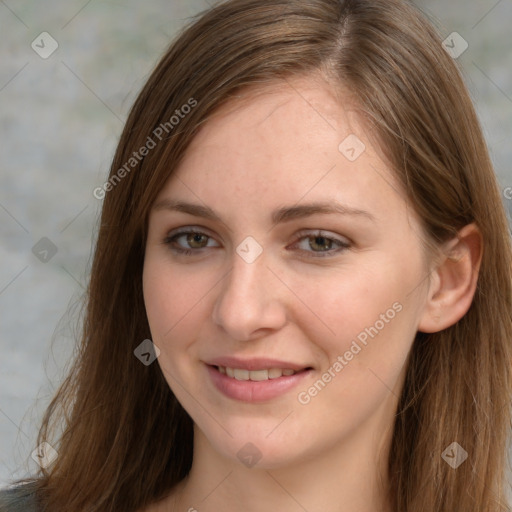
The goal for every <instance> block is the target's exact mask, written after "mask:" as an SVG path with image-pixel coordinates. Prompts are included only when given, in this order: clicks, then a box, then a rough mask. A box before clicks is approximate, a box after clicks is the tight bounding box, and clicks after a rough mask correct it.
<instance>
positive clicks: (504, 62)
mask: <svg viewBox="0 0 512 512" xmlns="http://www.w3.org/2000/svg"><path fill="white" fill-rule="evenodd" d="M213 3H214V0H208V2H207V0H169V1H165V0H148V1H145V2H138V1H135V0H125V1H123V2H121V1H113V0H110V1H106V0H103V1H102V0H89V1H87V0H68V1H66V2H64V1H63V0H45V1H39V2H36V1H35V0H17V1H15V0H5V1H0V34H2V37H3V45H2V46H0V63H1V66H0V126H1V137H0V177H1V180H0V245H1V246H0V262H1V265H0V347H1V354H2V357H1V358H0V487H2V486H3V485H5V484H6V483H7V482H9V481H10V480H11V479H12V478H19V477H23V476H25V475H27V474H29V473H32V472H34V470H35V467H36V466H35V462H34V461H33V460H32V459H31V457H30V453H31V452H32V450H33V449H34V448H35V441H36V432H37V426H38V423H39V422H40V419H41V413H42V411H43V410H44V408H45V406H46V405H47V404H48V401H49V398H50V397H51V395H52V394H53V392H54V391H55V388H56V386H57V385H58V382H59V380H60V379H61V378H62V376H63V374H64V372H65V364H66V361H68V360H69V357H70V355H71V353H72V350H73V343H74V342H73V339H74V336H75V332H74V331H75V330H76V329H75V326H76V322H77V319H78V312H79V306H80V302H79V301H80V299H81V294H82V293H83V290H84V286H85V283H86V281H87V274H88V270H89V266H90V259H91V249H92V243H93V240H94V237H95V234H96V223H97V220H98V214H99V209H100V207H101V201H100V200H98V199H96V198H95V197H94V196H93V194H92V191H93V189H94V188H95V187H98V186H101V185H102V184H103V183H104V181H105V179H106V176H107V172H108V168H109V165H110V160H111V158H112V156H113V151H114V148H115V144H116V142H117V139H118V137H119V135H120V132H121V129H122V127H123V122H124V120H125V119H126V116H127V113H128V110H129V108H130V106H131V103H132V102H133V100H134V99H135V97H136V94H137V92H138V91H139V90H140V88H141V87H142V85H143V83H144V81H145V80H146V79H147V78H148V76H149V73H150V71H151V70H152V68H153V66H154V65H155V64H156V62H157V60H158V59H159V57H160V56H161V54H162V52H163V51H164V49H165V48H166V47H167V45H168V43H169V42H170V40H171V39H172V37H173V36H174V34H175V33H176V32H177V30H179V29H180V28H181V27H182V26H183V25H184V23H186V22H187V21H188V20H187V18H189V17H190V16H191V15H194V14H196V13H197V12H199V11H201V10H203V9H205V8H207V7H208V6H209V5H212V4H213ZM416 3H417V5H419V6H420V7H421V8H422V9H423V10H424V11H425V12H427V13H428V14H429V15H430V16H433V17H434V18H435V19H436V20H438V27H439V28H440V31H441V33H442V34H443V37H447V36H449V35H450V34H452V33H453V32H457V33H458V34H460V36H462V38H463V39H464V40H465V41H467V43H468V48H467V50H466V51H465V52H464V53H462V55H460V57H458V59H457V60H458V62H460V64H461V65H462V67H463V70H464V73H465V76H466V79H467V84H468V87H469V89H470V91H471V94H472V96H473V98H474V100H475V103H476V106H477V109H478V113H479V116H480V119H481V122H482V124H483V128H484V131H485V135H486V137H487V140H488V144H489V147H490V151H491V155H492V158H493V161H494V163H495V167H496V173H497V176H498V179H499V181H500V184H501V188H502V189H503V191H504V194H503V202H504V204H505V206H506V208H507V210H508V211H509V212H511V211H512V199H511V198H512V189H509V193H507V192H506V190H507V187H511V186H512V172H511V168H510V163H511V162H512V36H511V29H510V24H511V22H512V0H500V1H496V0H479V1H475V0H473V1H469V2H468V1H467V0H452V1H450V2H446V1H443V0H428V1H424V2H421V1H417V2H416ZM43 32H46V33H47V34H43V35H41V34H42V33H43ZM449 41H450V40H449ZM57 44H58V48H57V49H56V50H55V51H54V52H53V53H51V55H49V53H50V52H51V51H52V50H53V49H54V46H55V45H57ZM450 44H452V43H450ZM461 44H463V42H462V40H460V39H456V40H455V41H454V43H453V45H454V46H455V50H457V49H459V50H461V49H462V48H463V47H462V46H460V45H461ZM507 197H508V198H507ZM34 246H35V249H34ZM55 251H56V252H55Z"/></svg>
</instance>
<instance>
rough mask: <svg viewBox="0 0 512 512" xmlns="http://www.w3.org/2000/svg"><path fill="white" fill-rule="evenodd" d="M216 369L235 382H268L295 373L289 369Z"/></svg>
mask: <svg viewBox="0 0 512 512" xmlns="http://www.w3.org/2000/svg"><path fill="white" fill-rule="evenodd" d="M217 369H218V370H219V372H220V373H222V374H224V375H227V376H228V377H232V378H235V379H236V380H254V381H261V380H269V379H277V378H279V377H282V376H283V375H284V376H287V375H293V374H294V373H297V372H296V371H295V370H292V369H291V368H269V369H268V370H251V371H249V370H244V369H241V368H228V367H225V366H218V367H217Z"/></svg>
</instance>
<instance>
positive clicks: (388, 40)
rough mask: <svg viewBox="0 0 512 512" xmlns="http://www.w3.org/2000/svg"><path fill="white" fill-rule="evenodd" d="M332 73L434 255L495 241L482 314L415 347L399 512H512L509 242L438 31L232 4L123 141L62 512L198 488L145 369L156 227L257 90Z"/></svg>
mask: <svg viewBox="0 0 512 512" xmlns="http://www.w3.org/2000/svg"><path fill="white" fill-rule="evenodd" d="M317 72H321V73H322V74H323V75H324V76H325V77H327V78H328V80H329V82H330V84H331V85H332V87H333V90H335V91H336V90H341V89H342V88H343V90H345V91H349V92H350V93H351V94H352V96H353V97H354V99H355V100H356V102H357V104H358V106H359V109H360V112H361V116H362V118H363V119H364V120H365V122H366V123H367V126H368V127H369V129H371V131H372V132H373V133H375V134H376V136H377V139H378V143H379V145H380V147H381V149H382V151H383V154H384V155H385V157H386V158H387V159H388V160H389V162H390V164H391V165H392V167H393V169H394V171H395V173H396V175H397V177H398V178H399V180H400V181H401V183H402V184H403V188H404V190H405V191H406V193H407V196H408V198H409V200H410V203H411V205H412V206H413V208H415V209H416V211H417V212H418V214H419V216H420V217H421V219H422V222H423V225H424V230H425V236H426V237H427V239H428V240H429V243H430V244H431V245H432V247H436V246H437V245H439V244H440V242H443V241H445V240H447V239H448V238H451V237H453V236H455V235H456V233H457V231H458V230H459V229H460V228H462V227H463V226H465V225H467V224H469V223H471V222H475V223H476V224H477V225H478V227H479V228H480V231H481V233H482V236H483V241H484V254H483V260H482V264H481V268H480V275H479V279H478V285H477V290H476V292H475V296H474V300H473V303H472V305H471V307H470V309H469V311H468V312H467V313H466V315H465V316H464V317H463V318H462V319H461V320H460V321H459V322H457V323H456V324H455V325H453V326H452V327H450V328H448V329H445V330H443V331H441V332H438V333H434V334H424V333H418V334H417V336H416V339H415V340H414V344H413V346H412V349H411V353H410V357H409V363H408V369H407V375H406V380H405V385H404V388H403V392H402V396H401V399H400V402H399V406H398V410H397V416H396V423H395V428H394V433H393V439H392V448H391V452H390V453H391V455H390V459H389V471H390V477H391V481H390V488H389V494H390V497H391V500H392V503H393V506H394V509H395V510H397V511H400V512H453V511H454V510H457V511H458V512H475V511H478V512H503V511H509V510H510V508H508V506H507V504H506V502H505V496H506V495H505V474H506V467H507V466H506V449H507V445H508V434H509V433H510V427H511V414H512V411H511V403H510V400H511V396H512V371H511V361H512V348H511V340H512V318H511V314H512V292H511V284H512V276H511V262H512V254H511V244H510V233H509V228H508V223H507V219H506V216H505V213H504V208H503V206H502V203H501V197H500V193H499V190H498V186H497V182H496V178H495V175H494V173H493V168H492V165H491V162H490V159H489V156H488V151H487V148H486V144H485V142H484V140H483V137H482V132H481V129H480V126H479V123H478V120H477V116H476V114H475V110H474V108H473V105H472V103H471V100H470V97H469V95H468V93H467V91H466V88H465V86H464V84H463V80H462V78H461V75H460V72H459V71H458V69H457V66H456V64H455V63H454V61H453V59H452V58H451V57H450V56H449V55H448V53H447V52H446V51H445V50H444V49H443V47H442V45H441V39H440V37H439V36H438V34H437V33H436V31H435V30H434V29H433V28H432V25H431V24H430V22H429V21H428V20H427V19H425V18H424V16H423V15H422V14H421V13H420V12H419V11H418V9H416V8H415V7H413V6H412V5H410V4H408V3H406V2H402V1H399V0H345V1H344V0H308V1H303V0H228V1H227V2H224V3H221V4H219V5H217V6H216V7H214V8H212V9H210V10H208V11H206V12H205V13H201V15H200V16H198V18H197V19H196V20H194V21H193V23H191V24H190V25H189V26H188V27H187V28H186V29H184V30H183V32H182V33H181V34H180V35H179V37H178V38H177V39H176V41H175V42H174V43H173V44H172V45H171V46H170V48H169V50H168V51H167V52H166V53H165V55H164V56H163V58H162V59H161V61H160V63H159V64H158V66H157V67H156V69H155V71H154V72H153V74H152V75H151V77H150V78H149V80H148V82H147V83H146V85H145V87H144V88H143V90H142V91H141V93H140V95H139V96H138V98H137V100H136V102H135V104H134V106H133V108H132V110H131V113H130V115H129V118H128V121H127V123H126V126H125V128H124V131H123V134H122V136H121V139H120V141H119V145H118V148H117V151H116V153H115V157H114V160H113V164H112V168H111V171H110V177H109V183H110V185H109V186H106V187H104V189H103V190H104V194H103V195H104V199H103V201H104V203H103V210H102V215H101V225H100V229H99V234H98V238H97V245H96V251H95V255H94V261H93V266H92V272H91V278H90V284H89V287H88V290H87V304H86V316H85V319H84V326H83V337H82V340H81V343H80V346H79V348H78V353H77V356H76V359H75V362H74V365H73V367H72V368H71V371H70V372H69V375H68V377H67V378H66V380H65V381H64V382H63V384H62V386H61V387H60V389H59V391H58V393H57V394H56V396H55V398H54V399H53V401H52V402H51V405H50V407H49V408H48V411H47V413H46V416H45V418H44V422H43V425H42V428H41V431H40V436H39V442H43V441H48V442H50V444H52V446H54V447H55V448H56V449H57V450H58V452H59V457H58V459H57V461H56V462H55V463H54V464H53V465H52V466H50V467H49V468H48V469H46V470H41V474H40V475H38V478H37V479H36V481H37V486H38V494H39V496H40V498H41V502H42V503H44V504H46V505H47V510H48V511H51V512H54V511H63V510H72V511H73V512H85V511H88V512H91V511H105V512H106V511H111V512H114V511H117V512H120V511H122V512H130V511H136V510H138V509H140V508H142V507H144V506H145V505H148V504H149V503H151V502H153V501H155V500H156V499H158V498H160V497H162V496H164V495H165V494H166V493H168V492H169V490H170V489H171V488H172V487H173V486H174V485H175V484H176V483H177V482H179V481H180V480H181V479H183V478H184V477H185V476H186V475H187V473H188V471H189V470H190V467H191V463H192V442H193V432H192V420H191V419H190V417H189V416H188V414H187V413H186V412H185V411H184V409H183V408H182V407H181V405H180V404H179V403H178V402H177V400H176V398H175V397H174V395H173V393H172V392H171V390H170V389H169V386H168V384H167V383H166V381H165V379H164V378H163V376H162V372H161V370H160V368H159V366H158V365H157V364H152V365H149V366H145V365H143V364H141V362H140V361H139V360H138V359H137V358H136V357H135V356H134V354H133V351H134V349H135V348H136V347H137V346H138V345H139V344H140V343H141V342H142V341H143V340H144V339H146V338H150V331H149V326H148V322H147V317H146V312H145V307H144V301H143V294H142V268H143V259H144V248H145V239H146V229H147V220H148V212H149V210H150V207H151V205H152V203H153V201H154V199H155V197H156V195H157V194H158V192H159V191H160V190H161V188H162V186H163V184H164V183H165V181H166V180H167V179H168V177H169V176H170V175H171V174H172V172H173V170H174V169H175V168H176V167H177V165H178V163H179V162H180V160H181V159H182V158H183V155H184V153H185V151H186V149H187V147H188V145H189V144H190V142H191V140H192V139H193V137H194V135H195V134H196V133H197V130H198V129H199V128H200V127H201V125H202V124H203V123H205V122H206V121H207V120H208V118H209V117H211V115H212V114H213V112H214V111H215V110H217V109H218V108H219V107H220V106H221V105H224V104H225V103H227V102H229V101H230V99H232V98H234V97H235V96H236V95H237V94H239V93H240V91H243V90H244V89H246V88H249V87H252V88H255V89H257V88H258V86H262V85H265V84H272V83H275V82H276V81H279V80H287V79H289V78H291V77H293V76H304V75H308V74H311V73H317ZM194 102H195V103H194ZM187 104H188V105H189V106H192V105H194V106H193V108H187V109H185V108H183V107H182V106H184V105H187ZM176 110H178V113H176ZM173 116H175V117H176V116H178V117H179V121H176V119H177V118H176V119H174V121H171V118H172V117H173ZM159 127H160V130H159V131H158V130H157V129H158V128H159ZM156 134H159V136H157V135H156ZM148 137H150V138H151V140H152V141H153V142H154V147H151V148H150V149H149V150H148V151H145V152H142V151H139V150H140V148H142V147H144V146H146V147H149V146H150V145H152V144H151V143H150V142H149V139H148ZM134 152H138V157H137V158H136V159H135V160H130V159H131V158H135V157H134V156H133V154H134ZM140 153H145V154H144V155H143V156H141V154H140ZM123 168H124V172H122V171H120V169H123ZM176 299H177V300H179V290H176ZM452 442H457V443H458V444H459V445H461V447H463V448H464V449H465V450H466V452H467V453H468V459H467V461H466V462H465V463H464V464H462V465H460V466H459V467H458V468H457V469H456V470H455V469H453V468H452V467H451V466H450V465H448V464H447V463H446V462H445V461H444V460H443V458H442V456H441V455H442V453H443V451H444V450H445V448H446V447H447V446H449V445H450V444H451V443H452Z"/></svg>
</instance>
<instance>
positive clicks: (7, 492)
mask: <svg viewBox="0 0 512 512" xmlns="http://www.w3.org/2000/svg"><path fill="white" fill-rule="evenodd" d="M35 493H36V486H35V484H34V483H28V484H23V485H17V486H16V487H9V488H7V489H0V512H37V502H36V494H35Z"/></svg>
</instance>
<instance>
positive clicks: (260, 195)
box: [143, 77, 481, 512]
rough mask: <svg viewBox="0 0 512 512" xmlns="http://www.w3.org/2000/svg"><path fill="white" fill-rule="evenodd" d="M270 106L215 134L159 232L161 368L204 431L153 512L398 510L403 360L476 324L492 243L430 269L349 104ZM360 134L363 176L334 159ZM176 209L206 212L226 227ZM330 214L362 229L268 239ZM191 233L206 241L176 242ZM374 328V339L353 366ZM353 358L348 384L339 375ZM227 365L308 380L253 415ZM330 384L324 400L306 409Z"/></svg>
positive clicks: (177, 190)
mask: <svg viewBox="0 0 512 512" xmlns="http://www.w3.org/2000/svg"><path fill="white" fill-rule="evenodd" d="M268 92H269V93H268V94H263V95H258V96H255V97H253V98H252V99H251V97H249V101H246V102H242V103H240V104H235V103H232V104H231V105H230V106H229V108H228V107H223V108H222V109H221V110H220V111H219V113H218V114H216V115H215V116H214V117H213V118H212V119H210V120H209V121H208V122H207V123H205V125H204V126H203V127H202V129H201V131H200V132H199V133H198V135H197V136H196V137H195V138H194V140H193V142H192V145H191V146H190V147H189V148H188V150H187V154H186V156H185V158H184V160H183V161H182V162H181V163H180V165H179V167H178V169H177V171H176V173H174V174H173V175H172V176H171V177H170V179H169V180H168V181H167V183H166V184H165V186H164V187H163V189H162V190H161V192H160V194H159V196H158V198H157V200H156V201H155V205H156V204H159V203H160V204H161V205H164V206H161V207H160V208H154V209H153V210H152V212H151V214H150V217H149V228H148V237H147V246H146V255H145V262H144V276H143V285H144V299H145V304H146V310H147V314H148V320H149V324H150V328H151V334H152V340H153V342H154V343H155V345H157V347H158V348H159V349H160V351H161V353H160V356H159V358H158V360H157V361H158V364H159V365H160V368H161V370H162V372H163V374H164V376H165V378H166V380H167V382H168V383H169V386H170V387H171V389H172V391H173V392H174V394H175V395H176V397H177V398H178V400H179V401H180V403H181V404H182V405H183V407H184V408H185V410H186V411H187V412H188V414H189V415H190V416H191V418H192V419H193V421H194V447H193V449H194V459H193V465H192V469H191V472H190V474H189V476H188V477H187V478H186V479H185V480H183V481H182V482H181V483H180V484H179V485H178V486H176V488H175V489H173V491H172V492H171V494H170V495H169V496H168V497H167V498H165V499H164V500H162V501H160V502H158V503H156V504H154V505H153V506H152V507H150V508H149V509H148V510H151V511H154V512H156V511H159V512H164V511H171V510H176V511H178V510H179V511H182V510H183V511H187V510H194V509H195V510H197V511H199V512H210V511H211V512H213V511H219V510H222V511H226V512H231V511H235V510H236V511H240V510H244V511H247V512H264V511H268V510H284V511H289V512H295V511H297V512H299V511H304V510H307V511H308V512H320V511H322V512H335V511H339V510H343V511H346V512H356V511H357V512H383V511H388V510H390V507H389V504H388V501H387V499H386V495H385V491H384V489H385V484H386V482H387V478H388V475H387V472H386V463H387V459H388V457H389V445H390V440H391V434H392V427H393V420H394V415H395V412H396V407H397V402H398V397H399V396H400V390H401V389H402V386H403V379H404V376H405V362H406V358H407V355H408V354H409V351H410V349H411V346H412V343H413V341H414V336H415V334H416V332H417V331H418V330H420V331H423V332H436V331H439V330H442V329H445V328H446V327H448V326H450V325H452V324H453V323H455V322H457V321H458V320H459V319H460V318H461V317H462V316H463V315H464V314H465V313H466V311H467V310H468V308H469V306H470V304H471V300H472V297H473V294H474V291H475V286H476V279H477V274H478V267H479V264H480V258H481V240H480V236H479V234H478V231H477V229H476V228H475V226H473V225H469V226H466V227H465V228H464V229H463V230H461V232H460V233H459V239H458V240H457V239H455V240H453V241H452V242H450V243H449V244H447V247H446V249H447V251H453V254H452V255H451V257H450V258H446V257H443V258H441V260H440V263H438V264H437V263H436V267H434V268H429V263H428V259H427V257H426V255H425V250H424V247H423V246H422V244H421V240H420V235H421V228H420V224H419V220H418V219H417V217H416V216H415V214H414V211H413V209H412V208H411V207H410V205H408V204H407V202H406V200H405V196H404V194H403V193H402V192H401V188H400V186H399V184H398V183H397V181H396V179H395V177H394V175H393V173H392V171H391V169H390V168H389V166H388V165H387V164H386V163H385V162H384V161H383V160H382V158H381V156H380V151H379V149H378V148H377V147H375V146H374V145H372V143H371V142H370V139H369V137H368V136H367V134H366V132H365V129H364V127H363V125H362V124H361V123H360V122H359V120H358V117H357V115H356V114H355V112H354V110H353V108H351V107H350V103H349V102H348V100H347V101H346V102H343V104H340V101H339V100H338V99H336V98H334V96H333V95H332V93H331V92H330V90H329V88H328V86H327V85H326V84H325V83H323V82H321V81H319V80H316V79H313V78H311V77H305V78H301V79H299V78H295V79H293V80H291V81H290V82H288V83H285V84H282V85H280V86H278V85H276V86H275V87H273V88H270V89H269V90H268ZM350 134H355V135H356V136H357V137H358V138H359V139H360V140H361V141H363V143H364V144H365V146H366V148H365V150H364V151H363V152H362V153H361V154H360V156H359V157H358V158H356V159H355V160H353V161H350V160H349V159H348V158H347V157H346V154H343V153H342V151H340V150H339V149H338V146H339V145H340V142H342V141H343V140H345V139H346V137H347V136H348V135H350ZM352 142H353V139H352ZM352 145H353V144H352ZM166 201H167V203H166ZM169 201H181V202H187V203H193V204H196V205H201V206H207V207H209V208H210V209H211V210H213V212H215V214H216V215H217V216H218V217H219V218H220V220H213V219H207V218H204V217H199V216H195V215H192V214H191V213H185V212H183V211H175V210H171V209H169V208H166V207H165V204H167V205H168V204H169V203H168V202H169ZM317 202H327V203H331V204H332V203H333V202H338V203H341V204H343V205H345V206H349V207H351V208H355V209H357V210H364V211H365V212H367V214H361V213H360V214H348V213H347V214H340V213H334V214H321V213H315V214H312V215H308V216H304V217H292V218H289V219H288V220H285V221H281V222H279V223H277V224H273V223H272V220H271V213H272V212H274V210H276V209H279V208H283V207H292V206H302V205H305V204H310V203H317ZM178 228H179V229H178ZM188 228H194V229H195V230H196V231H200V232H201V233H202V234H203V235H195V237H194V235H190V236H187V235H186V234H185V235H182V236H180V237H179V238H174V239H173V242H172V243H167V244H166V243H163V242H164V239H166V237H169V235H170V234H172V235H173V236H174V235H175V234H177V233H178V231H181V230H186V229H188ZM320 230H321V234H318V231H320ZM248 236H251V237H252V238H253V239H254V240H256V241H257V243H258V244H259V246H260V247H261V248H262V252H261V254H260V255H259V256H258V257H257V258H256V259H255V260H254V261H252V262H250V263H249V262H248V261H247V260H246V259H244V258H243V257H241V255H240V254H242V253H240V254H239V253H237V251H236V249H237V247H238V246H239V245H240V244H241V243H242V242H243V241H244V239H246V237H248ZM322 237H323V238H322ZM170 238H172V237H170ZM340 243H348V244H349V247H348V248H343V247H341V246H340ZM176 247H177V248H181V249H185V250H187V249H188V250H190V251H194V252H192V254H191V255H185V254H180V253H178V252H177V251H176V250H173V248H176ZM242 247H244V248H245V249H246V250H247V247H248V246H247V245H245V246H244V245H242ZM251 247H252V248H251V249H250V250H251V251H252V250H254V246H251ZM318 254H320V256H318ZM322 254H326V255H327V256H326V257H322ZM382 315H384V317H383V316H382ZM372 326H373V327H374V329H376V330H377V334H376V335H374V336H373V337H370V336H368V337H367V344H366V345H363V344H362V343H358V344H359V346H360V347H361V350H360V351H359V352H357V354H356V355H354V356H353V358H351V360H348V357H350V354H349V355H348V357H345V356H344V354H346V353H347V351H350V347H351V346H352V347H353V345H351V344H352V343H353V341H354V340H357V339H358V338H357V337H358V335H359V336H360V338H359V339H361V337H363V335H361V333H362V332H367V331H365V329H366V328H370V327H372ZM372 332H375V331H372ZM340 355H341V356H342V357H343V358H344V359H343V361H344V364H343V367H342V369H341V370H336V369H334V370H333V365H334V363H335V362H336V361H340V360H339V359H338V357H339V356H340ZM219 356H236V357H238V358H240V359H243V360H248V359H251V358H254V357H268V358H275V359H279V360H282V361H287V362H291V363H296V364H297V365H299V366H301V367H303V368H312V370H309V372H308V373H307V374H305V375H306V376H305V377H303V378H302V380H300V382H299V384H298V385H296V386H295V387H293V388H291V389H289V390H287V391H285V392H284V393H282V394H280V395H279V396H276V397H274V398H271V399H267V400H263V401H259V402H250V401H244V400H241V399H236V398H232V397H229V396H226V395H225V394H223V393H222V392H221V391H219V389H217V388H216V387H215V386H214V384H213V383H212V379H211V377H210V374H209V371H207V370H208V367H207V365H206V362H208V361H211V359H213V358H216V357H219ZM345 363H346V364H345ZM329 368H331V378H330V379H329V378H328V376H329V374H328V373H327V375H328V376H327V377H323V376H325V375H326V372H328V369H329ZM338 368H339V366H338ZM215 371H217V370H215ZM333 375H334V376H333ZM322 378H323V379H324V383H325V382H326V381H328V382H327V384H326V385H325V386H324V387H322V388H321V389H320V391H317V393H316V394H315V392H314V390H313V391H311V392H308V390H309V389H311V387H314V384H315V383H316V382H318V381H319V379H322ZM300 392H303V393H302V395H301V396H302V399H303V401H302V402H300V401H299V399H298V396H299V393H300ZM307 397H309V401H307V403H305V402H306V400H307ZM248 442H250V443H252V444H253V445H254V446H255V447H256V449H257V452H258V453H259V455H260V456H261V458H260V459H259V460H258V461H257V463H256V464H255V465H253V466H252V467H248V466H247V465H246V464H244V463H243V461H242V460H241V458H239V456H238V455H237V453H238V452H239V451H240V450H241V449H242V448H243V447H244V446H245V445H246V444H247V443H248Z"/></svg>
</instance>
